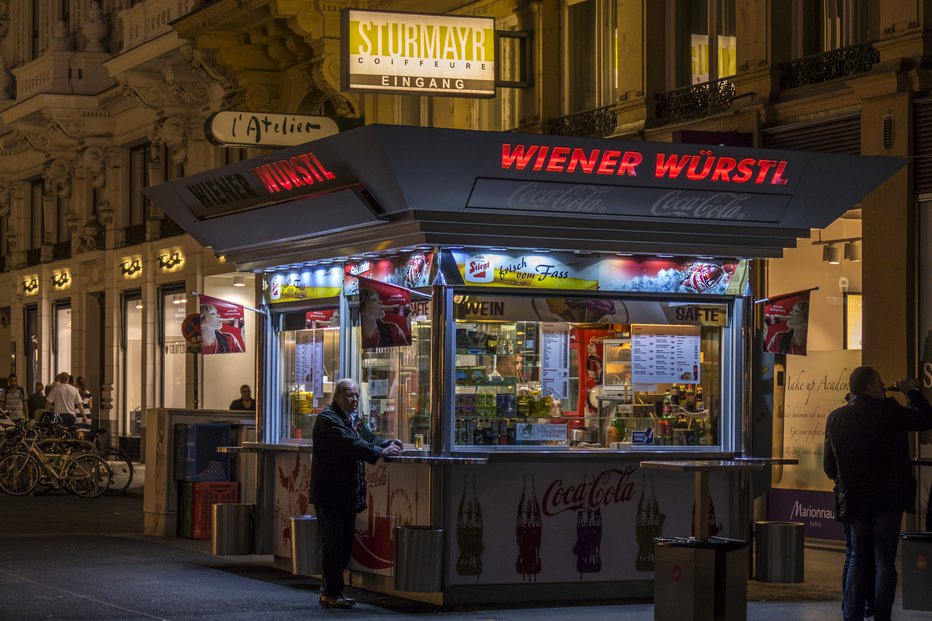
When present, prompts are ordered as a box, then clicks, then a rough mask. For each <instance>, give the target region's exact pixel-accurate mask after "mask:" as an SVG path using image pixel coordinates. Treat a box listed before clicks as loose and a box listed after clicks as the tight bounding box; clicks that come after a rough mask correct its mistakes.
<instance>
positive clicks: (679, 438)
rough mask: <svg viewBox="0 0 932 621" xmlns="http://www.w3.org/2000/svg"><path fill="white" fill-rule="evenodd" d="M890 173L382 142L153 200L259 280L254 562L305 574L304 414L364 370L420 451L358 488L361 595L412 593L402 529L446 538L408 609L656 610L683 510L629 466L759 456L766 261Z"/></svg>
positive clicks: (739, 154)
mask: <svg viewBox="0 0 932 621" xmlns="http://www.w3.org/2000/svg"><path fill="white" fill-rule="evenodd" d="M900 166H902V162H900V161H898V160H890V159H887V158H859V157H846V156H832V155H822V154H810V153H791V152H779V151H763V150H751V149H727V148H720V147H716V148H714V149H713V148H709V147H697V146H686V145H671V144H657V143H638V142H623V141H615V140H612V141H606V140H591V139H576V138H566V137H551V136H537V135H534V136H531V135H520V134H508V133H494V132H469V131H456V130H439V129H430V128H416V127H394V126H368V127H364V128H360V129H357V130H353V131H351V132H347V133H345V134H341V135H337V136H333V137H331V138H327V139H323V140H319V141H316V142H314V143H310V144H307V145H303V146H301V147H296V148H293V149H287V150H282V151H279V152H276V153H274V154H272V155H270V156H267V157H265V158H261V159H256V160H251V161H247V162H242V163H240V164H234V165H232V166H229V167H226V168H223V169H219V170H217V171H212V172H210V173H204V174H202V175H197V176H194V177H190V178H186V179H182V180H178V181H174V182H171V183H167V184H163V185H160V186H156V187H154V188H149V189H147V191H146V192H147V195H148V196H149V197H150V198H151V199H152V200H153V201H154V202H155V203H156V205H157V206H159V207H160V208H162V209H163V210H164V211H166V213H168V215H169V216H171V217H172V218H173V219H174V220H175V221H176V222H178V223H179V224H180V225H181V226H182V227H184V228H185V229H186V230H187V231H188V232H189V233H190V234H191V235H193V236H194V237H195V238H196V239H198V241H200V242H201V243H204V244H208V245H211V246H213V247H214V249H215V251H217V252H218V253H223V254H225V255H226V256H227V259H228V260H232V261H235V262H236V264H237V266H238V268H239V269H241V270H251V271H255V272H258V273H261V274H262V275H263V278H260V279H257V282H258V283H259V286H260V287H261V296H262V308H263V309H264V310H265V312H266V314H265V315H264V319H263V320H262V321H261V322H260V323H261V325H262V328H261V329H262V333H261V334H260V344H261V347H260V348H259V350H260V353H259V361H258V362H259V364H258V368H259V369H260V372H259V378H258V382H257V386H258V390H257V392H258V395H259V396H258V399H259V404H260V409H259V414H258V419H257V427H258V430H259V438H260V441H259V442H258V443H256V444H255V445H251V446H246V447H244V450H249V451H254V452H256V453H257V454H258V455H259V458H258V464H259V474H258V477H257V480H258V484H257V487H258V489H257V511H256V526H257V528H256V531H257V551H258V552H260V553H273V554H275V556H276V559H277V561H279V562H282V563H284V562H285V561H286V560H287V558H288V556H289V555H290V547H289V546H290V531H289V520H290V518H291V517H292V516H295V515H302V514H306V513H309V512H312V510H313V507H310V506H309V505H308V498H307V486H308V481H309V478H310V453H309V451H310V447H309V440H308V438H309V437H310V430H311V429H312V427H313V422H314V418H315V415H316V412H318V411H319V410H320V408H321V407H323V406H324V405H326V403H327V402H328V401H329V399H330V396H331V394H332V389H333V384H334V382H335V381H336V380H338V379H339V378H341V377H351V378H353V379H355V380H356V381H357V382H358V383H359V384H360V389H361V396H362V399H361V405H360V413H361V414H362V416H363V417H364V419H365V420H366V421H367V423H368V424H369V425H370V427H371V428H372V429H373V431H375V432H376V433H380V434H384V435H386V436H392V437H399V438H401V439H402V440H403V442H404V443H405V447H406V451H405V453H404V455H403V456H401V457H398V458H392V459H388V460H386V461H385V462H380V463H378V464H376V465H375V466H371V467H368V470H367V482H368V490H369V492H368V496H369V497H368V508H367V510H366V511H365V512H363V513H361V514H359V517H358V521H357V530H356V546H355V550H354V555H353V561H352V564H351V569H352V572H353V578H352V580H353V584H354V585H358V586H363V587H365V588H370V589H373V590H378V591H383V592H398V591H397V590H396V589H395V584H396V582H395V581H394V580H393V578H392V576H393V573H394V571H395V569H396V567H395V560H396V552H397V551H396V548H395V543H396V542H395V538H396V532H398V531H396V529H397V528H398V527H401V528H406V527H416V526H420V527H432V528H431V529H425V530H424V532H425V533H427V532H430V533H434V534H433V535H432V536H438V537H440V538H441V541H440V542H439V547H438V548H436V549H439V550H442V554H440V555H439V558H432V559H422V560H423V563H422V565H423V567H422V569H423V570H424V571H434V570H435V571H437V572H439V573H440V575H441V576H442V580H440V581H439V587H437V589H438V590H437V591H436V592H433V593H410V592H401V593H400V594H401V595H403V596H406V597H411V598H415V599H422V600H426V601H433V602H438V603H440V602H442V603H455V602H467V601H495V600H505V599H508V598H509V597H511V596H512V595H513V594H514V589H515V587H519V588H520V590H521V593H522V594H523V595H524V596H533V597H538V598H541V599H548V598H549V599H565V598H574V597H619V596H649V595H650V594H651V593H652V592H653V591H652V578H653V569H654V566H653V538H654V537H659V536H661V535H664V534H668V533H677V534H681V533H684V532H690V531H691V530H692V519H693V516H694V513H695V512H694V510H693V509H694V507H693V506H692V502H693V501H692V497H693V495H692V488H691V485H690V483H689V481H688V480H686V478H685V477H678V476H676V475H675V474H673V473H667V472H663V471H654V470H649V471H648V470H643V469H642V468H641V467H640V464H641V462H644V461H650V460H670V459H719V458H729V457H733V456H736V455H741V454H745V455H750V454H757V455H759V456H767V457H769V455H770V447H756V448H755V447H751V446H750V445H749V443H748V440H747V438H748V437H749V422H748V416H747V411H748V408H747V403H748V398H749V396H748V393H749V390H750V384H749V382H748V377H749V374H748V370H749V367H750V365H751V363H752V360H751V355H752V352H751V347H750V344H751V343H752V342H753V339H752V334H753V328H754V326H753V321H752V316H753V313H752V300H751V298H750V297H749V294H750V289H749V284H748V283H749V277H750V272H751V269H752V266H753V262H752V261H750V259H752V258H755V257H770V256H779V254H780V252H781V251H782V248H784V247H787V246H791V245H793V244H795V240H796V238H798V237H805V236H807V235H808V234H809V228H810V227H823V226H826V225H827V224H828V223H829V222H831V221H832V220H833V219H835V218H836V217H838V216H839V215H840V214H841V213H843V212H844V211H845V210H847V209H848V208H850V207H852V206H853V205H854V204H855V203H856V202H857V201H858V200H860V198H861V197H863V196H864V195H865V194H866V193H867V192H869V191H871V190H872V189H873V188H874V187H875V186H876V185H878V184H879V183H880V182H882V181H883V180H884V179H885V178H886V177H887V176H889V175H890V174H892V172H894V171H895V170H897V169H898V168H899V167H900ZM854 171H856V172H857V173H858V174H852V173H853V172H854ZM843 173H844V178H845V179H846V180H848V181H846V183H845V185H844V187H836V186H834V185H829V184H826V183H825V180H826V179H833V178H840V177H841V175H842V174H843ZM379 291H381V292H383V293H379ZM385 291H387V292H388V293H384V292H385ZM380 296H382V297H380ZM392 296H395V297H392ZM387 324H391V325H387ZM399 335H400V336H399ZM660 479H663V480H662V481H661V480H660ZM709 490H710V491H709V497H710V502H709V507H708V514H709V533H710V534H712V535H715V534H721V535H724V536H737V537H741V536H743V535H744V534H745V530H746V528H747V525H748V524H749V523H750V517H749V515H748V507H749V505H750V501H751V499H752V498H753V497H755V496H756V495H757V494H759V493H761V492H762V491H764V490H756V489H751V488H750V487H749V486H748V485H747V480H746V479H742V478H741V477H740V476H739V475H737V474H733V473H728V472H721V473H719V472H714V473H712V474H711V476H710V480H709ZM408 539H409V538H408V537H405V538H403V539H400V541H407V540H408ZM405 552H406V551H401V553H402V556H403V557H404V558H408V556H409V555H408V554H405ZM432 563H433V564H432ZM434 564H435V565H434ZM432 568H433V569H432ZM554 587H557V588H554Z"/></svg>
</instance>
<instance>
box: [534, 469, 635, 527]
mask: <svg viewBox="0 0 932 621" xmlns="http://www.w3.org/2000/svg"><path fill="white" fill-rule="evenodd" d="M635 470H636V469H635V467H634V466H628V467H627V468H624V469H619V468H610V469H608V470H603V471H602V472H600V473H599V474H597V475H596V476H595V477H593V478H592V480H591V481H590V480H586V479H583V481H581V482H577V483H567V482H564V480H563V479H556V480H555V481H554V482H553V483H551V484H550V485H549V486H548V487H547V491H545V492H544V502H543V507H542V509H541V510H542V512H543V514H544V515H548V516H553V515H557V514H559V513H563V512H564V511H578V510H579V509H583V508H585V509H595V508H598V507H606V506H608V505H614V504H620V503H623V502H628V501H630V500H631V499H632V498H634V481H632V480H630V477H631V475H632V474H633V473H634V471H635Z"/></svg>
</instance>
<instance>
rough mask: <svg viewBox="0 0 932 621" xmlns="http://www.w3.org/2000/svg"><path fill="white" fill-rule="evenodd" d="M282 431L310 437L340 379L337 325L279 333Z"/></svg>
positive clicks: (292, 434) (300, 437)
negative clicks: (318, 415)
mask: <svg viewBox="0 0 932 621" xmlns="http://www.w3.org/2000/svg"><path fill="white" fill-rule="evenodd" d="M281 352H282V370H283V372H284V375H283V377H284V382H285V386H284V389H283V391H282V403H281V412H282V415H283V418H284V420H283V422H282V430H283V432H284V433H285V434H287V437H289V438H293V439H310V438H311V432H312V431H313V430H314V423H315V421H316V420H317V414H318V413H319V412H320V411H321V410H322V409H323V408H324V407H326V406H327V405H329V404H330V402H331V401H332V400H333V386H334V384H335V383H336V382H337V381H338V380H339V379H340V328H339V326H326V327H317V326H316V325H313V324H312V327H310V328H308V329H305V330H286V331H284V332H282V333H281Z"/></svg>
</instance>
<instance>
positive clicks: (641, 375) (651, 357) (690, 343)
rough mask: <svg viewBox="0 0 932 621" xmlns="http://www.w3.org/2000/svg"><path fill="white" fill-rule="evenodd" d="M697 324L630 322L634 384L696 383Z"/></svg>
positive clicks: (698, 339) (697, 377)
mask: <svg viewBox="0 0 932 621" xmlns="http://www.w3.org/2000/svg"><path fill="white" fill-rule="evenodd" d="M700 346H701V341H700V336H699V326H677V325H645V324H635V325H632V326H631V378H632V383H634V384H698V383H699V351H700Z"/></svg>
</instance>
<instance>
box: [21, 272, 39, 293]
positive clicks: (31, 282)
mask: <svg viewBox="0 0 932 621" xmlns="http://www.w3.org/2000/svg"><path fill="white" fill-rule="evenodd" d="M38 290H39V277H38V276H33V277H32V278H27V279H26V280H24V281H23V293H26V294H27V295H28V294H32V293H35V292H36V291H38Z"/></svg>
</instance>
